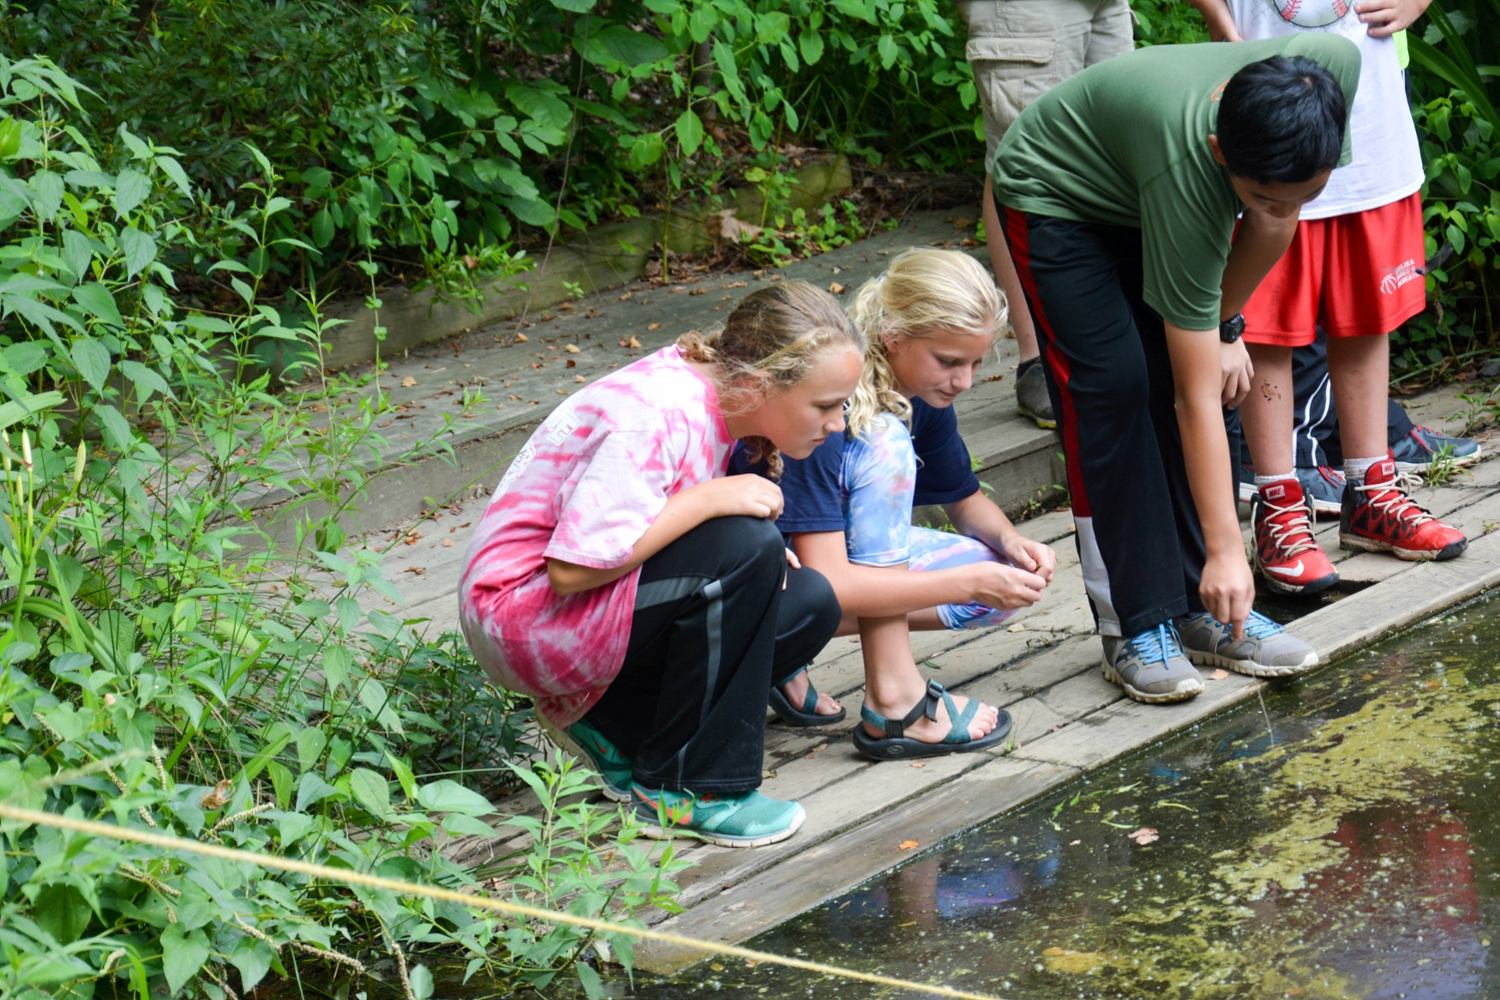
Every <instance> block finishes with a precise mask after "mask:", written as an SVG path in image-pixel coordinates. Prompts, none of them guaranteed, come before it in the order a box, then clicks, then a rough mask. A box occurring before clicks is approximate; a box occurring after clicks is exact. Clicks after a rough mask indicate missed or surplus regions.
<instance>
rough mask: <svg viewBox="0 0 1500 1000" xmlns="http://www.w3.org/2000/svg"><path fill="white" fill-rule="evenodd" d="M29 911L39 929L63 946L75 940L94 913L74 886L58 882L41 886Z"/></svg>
mask: <svg viewBox="0 0 1500 1000" xmlns="http://www.w3.org/2000/svg"><path fill="white" fill-rule="evenodd" d="M32 912H33V913H34V914H35V916H36V922H37V923H38V924H40V925H41V927H42V930H44V931H46V932H47V933H48V934H51V935H52V936H53V937H54V938H56V939H57V943H58V944H65V945H66V944H72V943H73V942H74V941H77V940H78V938H79V937H80V936H82V934H83V932H84V930H85V929H86V928H87V927H88V925H89V920H90V919H92V918H93V916H94V908H93V907H91V906H89V902H88V900H87V899H85V898H84V896H83V893H82V892H80V891H79V890H78V887H77V886H72V885H57V884H54V885H48V886H43V887H42V890H41V892H39V893H37V897H36V903H35V908H34V909H33V911H32Z"/></svg>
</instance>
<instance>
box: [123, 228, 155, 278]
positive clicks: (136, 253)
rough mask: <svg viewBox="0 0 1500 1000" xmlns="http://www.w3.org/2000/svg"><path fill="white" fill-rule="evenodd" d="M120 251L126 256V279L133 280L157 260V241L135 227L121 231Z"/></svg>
mask: <svg viewBox="0 0 1500 1000" xmlns="http://www.w3.org/2000/svg"><path fill="white" fill-rule="evenodd" d="M118 239H119V241H120V250H121V252H123V253H124V254H125V274H126V277H130V278H133V277H135V276H136V275H137V274H140V273H141V272H142V271H143V270H145V269H146V265H147V264H150V263H151V262H152V261H153V260H155V259H156V240H154V239H152V238H151V234H149V233H144V232H142V231H141V230H139V229H137V228H135V227H134V226H130V227H127V228H125V229H122V230H120V235H119V237H118Z"/></svg>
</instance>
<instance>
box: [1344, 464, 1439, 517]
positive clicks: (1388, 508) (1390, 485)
mask: <svg viewBox="0 0 1500 1000" xmlns="http://www.w3.org/2000/svg"><path fill="white" fill-rule="evenodd" d="M1421 484H1422V480H1420V479H1418V478H1417V477H1416V476H1413V475H1411V474H1409V473H1405V472H1403V473H1401V474H1400V475H1398V476H1396V478H1395V479H1392V480H1389V481H1388V482H1384V483H1364V484H1361V485H1359V486H1356V487H1354V489H1355V490H1356V491H1357V492H1359V493H1364V494H1366V495H1367V496H1368V497H1369V503H1370V506H1371V507H1374V508H1375V509H1376V510H1378V511H1380V512H1381V513H1382V514H1385V515H1387V516H1389V517H1393V518H1395V519H1396V520H1398V521H1405V522H1407V523H1408V524H1410V525H1411V526H1412V527H1416V526H1417V525H1419V524H1425V523H1427V522H1428V521H1436V520H1437V516H1436V515H1434V514H1433V513H1432V512H1431V511H1429V510H1428V509H1427V508H1426V507H1423V506H1422V505H1421V504H1419V503H1417V502H1416V501H1415V500H1413V499H1412V498H1411V495H1410V494H1408V493H1407V490H1409V489H1412V488H1413V487H1416V486H1420V485H1421Z"/></svg>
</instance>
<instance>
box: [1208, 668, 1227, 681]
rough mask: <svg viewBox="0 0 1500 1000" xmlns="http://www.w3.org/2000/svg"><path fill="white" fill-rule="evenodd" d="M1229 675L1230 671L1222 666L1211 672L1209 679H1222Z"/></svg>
mask: <svg viewBox="0 0 1500 1000" xmlns="http://www.w3.org/2000/svg"><path fill="white" fill-rule="evenodd" d="M1228 676H1229V671H1227V670H1225V669H1224V668H1223V667H1220V668H1219V669H1218V670H1215V671H1214V672H1213V673H1211V674H1209V675H1208V679H1209V680H1211V681H1222V680H1223V679H1224V678H1226V677H1228Z"/></svg>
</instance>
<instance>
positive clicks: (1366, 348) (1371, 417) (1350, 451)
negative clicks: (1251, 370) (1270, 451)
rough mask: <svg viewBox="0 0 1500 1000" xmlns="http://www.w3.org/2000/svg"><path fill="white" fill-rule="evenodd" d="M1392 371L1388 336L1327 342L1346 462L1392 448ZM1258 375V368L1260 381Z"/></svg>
mask: <svg viewBox="0 0 1500 1000" xmlns="http://www.w3.org/2000/svg"><path fill="white" fill-rule="evenodd" d="M1390 367H1391V349H1390V338H1389V337H1387V336H1384V335H1382V336H1378V337H1329V338H1328V377H1329V379H1330V380H1331V381H1332V382H1333V403H1334V406H1336V407H1337V408H1338V411H1339V443H1340V444H1341V445H1342V446H1343V449H1344V457H1345V458H1350V459H1354V458H1377V457H1381V456H1383V455H1385V453H1386V450H1387V449H1388V448H1389V445H1388V444H1387V440H1386V398H1387V396H1388V395H1389V394H1390ZM1259 374H1260V371H1259V369H1258V368H1257V370H1256V375H1257V377H1258V376H1259ZM1288 436H1290V435H1288Z"/></svg>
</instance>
